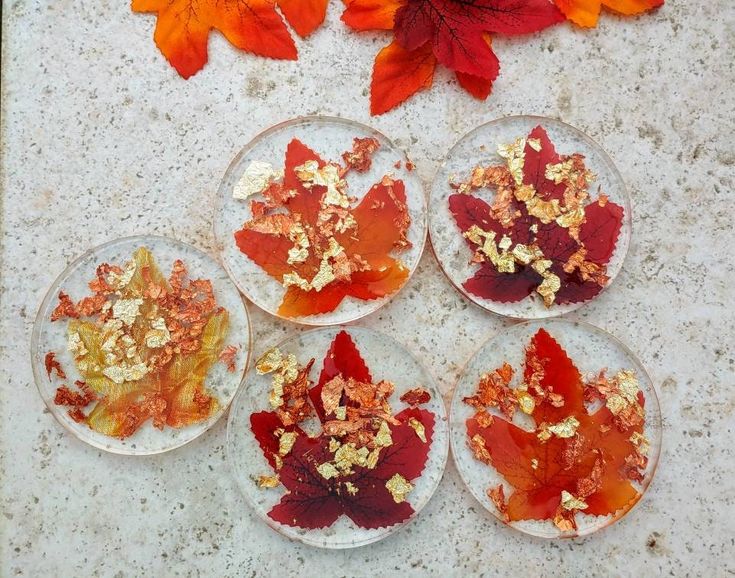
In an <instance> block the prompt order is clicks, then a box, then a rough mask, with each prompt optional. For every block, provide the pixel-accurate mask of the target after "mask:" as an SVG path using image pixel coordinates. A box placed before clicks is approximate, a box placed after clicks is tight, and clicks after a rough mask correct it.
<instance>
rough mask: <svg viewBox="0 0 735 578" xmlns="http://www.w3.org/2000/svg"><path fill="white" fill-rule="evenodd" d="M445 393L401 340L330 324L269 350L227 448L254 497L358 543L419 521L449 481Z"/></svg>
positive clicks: (301, 527)
mask: <svg viewBox="0 0 735 578" xmlns="http://www.w3.org/2000/svg"><path fill="white" fill-rule="evenodd" d="M448 447H449V431H448V425H447V419H446V413H445V409H444V402H443V401H442V398H441V395H440V393H439V391H438V389H437V388H436V386H435V384H434V381H433V379H432V377H431V376H430V375H429V373H428V372H427V371H426V370H425V369H424V368H423V367H422V366H421V365H420V364H419V363H418V362H417V361H416V360H415V359H414V358H413V356H412V355H411V354H410V353H409V352H408V351H407V350H406V349H405V348H404V347H403V346H401V345H400V344H398V343H396V342H395V341H394V340H392V339H390V338H388V337H387V336H385V335H383V334H381V333H377V332H375V331H371V330H368V329H363V328H359V327H349V328H339V327H335V328H327V329H318V330H314V331H309V332H306V333H302V334H300V335H297V336H293V337H291V338H289V339H286V340H285V341H283V342H282V343H281V344H280V345H278V346H277V347H275V348H273V349H271V350H269V351H268V352H266V353H265V354H264V355H263V356H262V357H261V358H260V359H259V360H258V361H257V362H256V364H255V367H254V368H253V369H251V370H250V371H249V372H248V375H247V376H246V379H245V386H244V387H243V388H242V389H241V391H240V393H239V394H238V396H237V398H236V399H235V402H234V404H233V407H232V411H231V412H230V419H229V424H228V428H227V449H228V458H229V461H230V465H231V467H232V469H233V472H234V475H235V477H236V478H237V482H238V484H239V485H240V488H241V489H242V491H243V493H244V494H245V497H246V499H247V500H248V502H250V504H251V506H252V507H253V508H254V509H255V511H256V512H257V514H258V516H260V517H261V518H262V519H263V520H264V521H265V522H266V523H267V524H268V525H269V526H271V527H272V528H274V529H275V530H277V531H278V532H280V533H281V534H284V535H285V536H288V537H289V538H292V539H294V540H299V541H301V542H303V543H305V544H309V545H312V546H318V547H321V548H352V547H355V546H362V545H365V544H369V543H371V542H375V541H377V540H380V539H382V538H385V537H386V536H387V535H388V534H390V533H391V532H393V531H395V530H397V529H398V528H400V527H401V526H403V525H404V524H406V523H408V522H409V521H410V520H412V519H413V518H414V516H415V515H416V514H417V513H418V512H419V511H420V510H421V508H423V507H424V506H425V505H426V503H427V502H428V501H429V499H430V498H431V496H432V494H433V493H434V490H436V487H437V485H438V484H439V481H440V480H441V477H442V474H443V472H444V466H445V465H446V458H447V451H448Z"/></svg>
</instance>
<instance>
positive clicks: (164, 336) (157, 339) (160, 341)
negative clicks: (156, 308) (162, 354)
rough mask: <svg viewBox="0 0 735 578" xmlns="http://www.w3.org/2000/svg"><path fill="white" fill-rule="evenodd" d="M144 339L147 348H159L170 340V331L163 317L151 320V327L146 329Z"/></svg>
mask: <svg viewBox="0 0 735 578" xmlns="http://www.w3.org/2000/svg"><path fill="white" fill-rule="evenodd" d="M144 339H145V345H146V347H147V348H148V349H159V348H161V347H163V346H164V345H166V344H167V343H168V342H169V341H171V333H170V332H169V330H168V327H166V321H165V320H164V319H163V317H159V318H158V319H154V320H153V321H151V328H150V329H149V330H148V331H146V334H145V338H144Z"/></svg>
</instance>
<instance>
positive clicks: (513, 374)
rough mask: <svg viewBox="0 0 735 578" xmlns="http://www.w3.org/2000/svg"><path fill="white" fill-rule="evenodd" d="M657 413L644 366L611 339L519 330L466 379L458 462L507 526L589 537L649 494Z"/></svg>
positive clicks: (582, 328) (481, 358)
mask: <svg viewBox="0 0 735 578" xmlns="http://www.w3.org/2000/svg"><path fill="white" fill-rule="evenodd" d="M562 343H563V344H565V346H566V347H563V346H562ZM524 349H525V352H524V355H523V356H519V355H518V354H519V353H520V352H522V351H524ZM519 350H520V351H519ZM501 358H507V359H508V360H509V361H505V360H504V361H502V362H501V363H499V362H498V360H499V359H501ZM519 359H522V360H523V361H522V362H520V363H518V360H519ZM575 361H576V363H575ZM581 368H585V371H583V370H582V369H581ZM473 382H474V385H473ZM658 411H659V410H658V405H657V401H656V397H655V392H654V391H653V387H652V385H651V384H650V381H649V380H648V376H647V375H646V374H645V371H644V370H643V368H642V367H640V364H638V362H637V360H635V358H634V357H632V354H630V352H628V351H627V349H625V347H624V346H622V345H621V344H620V343H619V342H616V341H614V340H613V339H612V338H611V337H609V336H607V335H606V334H604V333H603V332H602V331H600V330H598V329H595V328H593V327H591V326H587V325H582V324H575V323H570V322H566V321H554V322H546V323H543V324H542V323H538V322H535V323H525V324H521V325H518V326H515V327H513V328H511V329H510V330H508V331H507V332H506V334H504V335H502V336H500V338H496V339H494V340H492V342H490V343H488V344H486V345H485V346H483V348H482V349H481V350H480V352H478V354H477V355H476V356H475V357H474V358H473V359H472V360H471V361H470V363H469V364H468V367H467V368H466V370H465V373H464V375H463V376H462V378H461V379H460V383H459V385H458V389H457V393H456V394H455V398H454V401H453V404H452V417H453V424H454V428H455V429H456V431H454V432H453V433H452V436H453V442H455V441H456V443H457V444H461V446H460V445H457V446H455V447H456V451H457V452H458V454H459V455H458V456H457V464H458V467H459V469H460V472H461V473H462V476H463V478H464V479H465V481H466V482H467V483H468V484H469V485H470V488H471V490H472V491H473V493H475V495H478V494H479V496H480V500H481V501H482V502H483V503H484V504H485V505H486V507H488V508H489V509H490V510H491V511H493V513H495V514H496V515H497V516H498V517H499V518H500V519H502V520H503V521H504V522H506V523H508V524H510V525H512V526H514V527H516V528H518V529H521V530H524V531H526V532H529V533H532V534H535V535H539V536H546V537H554V536H560V537H561V536H564V537H566V536H572V535H578V534H587V533H590V532H593V531H595V530H596V529H598V528H600V527H603V526H605V525H607V524H609V523H612V522H614V521H616V520H618V519H619V518H620V517H622V516H623V515H624V514H625V513H626V512H627V511H629V510H630V509H631V508H632V507H633V505H635V504H636V503H637V502H638V500H639V499H640V497H641V495H642V493H643V491H645V489H646V487H647V485H648V483H649V482H650V480H651V478H652V476H653V471H654V469H655V466H656V461H657V458H658V448H659V445H660V439H659V438H660V417H659V413H658ZM455 420H456V421H455Z"/></svg>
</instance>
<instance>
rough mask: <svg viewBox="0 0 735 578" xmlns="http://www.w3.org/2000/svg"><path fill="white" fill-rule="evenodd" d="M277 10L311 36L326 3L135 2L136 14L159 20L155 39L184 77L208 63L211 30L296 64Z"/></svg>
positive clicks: (307, 0)
mask: <svg viewBox="0 0 735 578" xmlns="http://www.w3.org/2000/svg"><path fill="white" fill-rule="evenodd" d="M276 7H278V8H280V10H281V12H282V14H283V16H285V18H286V19H287V20H288V22H289V23H290V24H291V26H292V27H293V28H294V30H295V31H296V32H297V33H298V34H299V35H300V36H308V35H309V34H311V33H312V32H313V31H314V30H315V29H316V28H318V27H319V26H320V25H321V23H322V22H323V21H324V16H325V14H326V8H327V0H132V9H133V11H134V12H151V13H154V14H156V15H157V16H158V20H157V23H156V31H155V33H154V36H153V38H154V40H155V42H156V45H157V46H158V48H159V49H160V50H161V52H162V53H163V55H164V56H165V57H166V59H167V60H168V61H169V62H170V63H171V65H172V66H173V67H174V68H175V69H176V70H177V71H178V73H179V74H180V75H181V76H182V77H184V78H189V77H190V76H192V75H194V74H196V73H197V72H199V71H200V70H201V69H202V68H203V67H204V65H205V64H206V62H207V44H208V42H209V33H210V32H211V31H212V30H213V29H214V30H218V31H219V32H221V33H222V34H223V35H224V36H225V38H227V40H228V41H229V42H230V43H231V44H232V45H233V46H236V47H237V48H239V49H241V50H244V51H246V52H250V53H252V54H256V55H258V56H265V57H269V58H278V59H285V60H296V57H297V55H296V45H295V44H294V42H293V39H292V38H291V34H290V33H289V31H288V28H287V27H286V24H285V23H284V21H283V19H282V18H281V16H280V15H279V13H278V11H277V10H276Z"/></svg>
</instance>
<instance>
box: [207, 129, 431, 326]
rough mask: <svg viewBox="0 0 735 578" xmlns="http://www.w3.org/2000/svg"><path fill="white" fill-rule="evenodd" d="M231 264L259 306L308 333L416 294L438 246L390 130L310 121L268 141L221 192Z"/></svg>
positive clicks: (239, 164)
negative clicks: (417, 277) (413, 287)
mask: <svg viewBox="0 0 735 578" xmlns="http://www.w3.org/2000/svg"><path fill="white" fill-rule="evenodd" d="M214 232H215V237H216V239H217V244H218V250H219V251H220V252H221V254H222V261H223V263H224V265H225V268H226V269H227V271H228V272H229V273H230V276H231V277H232V279H233V280H234V281H235V283H236V284H237V286H238V287H239V288H240V291H242V292H243V293H244V294H245V295H246V296H247V297H248V298H249V299H250V300H251V301H252V302H253V303H255V304H256V305H257V306H259V307H261V308H262V309H264V310H265V311H267V312H269V313H271V314H273V315H277V316H279V317H282V318H286V319H290V320H292V321H296V322H299V323H303V324H307V325H333V324H339V323H347V322H349V321H354V320H355V319H358V318H360V317H363V316H364V315H367V314H369V313H372V312H373V311H375V310H376V309H378V308H379V307H380V306H381V305H383V304H384V303H386V302H387V301H388V300H389V299H390V298H391V297H392V296H393V295H395V294H396V293H397V292H398V291H399V290H400V289H401V287H403V286H404V285H405V283H406V282H407V281H408V278H409V277H410V275H411V274H412V273H413V271H414V269H415V268H416V265H417V264H418V262H419V259H420V257H421V252H422V250H423V247H424V241H425V238H426V199H425V196H424V190H423V188H422V184H421V181H420V179H419V178H418V176H417V175H416V174H415V172H414V171H413V165H412V164H411V162H410V161H409V160H408V159H407V158H406V156H405V155H404V153H403V152H402V151H400V150H399V149H398V148H396V146H395V145H394V144H393V143H391V142H390V141H389V140H388V139H387V138H386V137H385V136H383V135H382V134H380V133H379V132H377V131H375V130H373V129H371V128H369V127H367V126H364V125H361V124H358V123H355V122H352V121H348V120H342V119H338V118H329V117H304V118H298V119H295V120H291V121H288V122H285V123H282V124H279V125H276V126H274V127H272V128H270V129H268V130H266V131H265V132H263V133H261V134H260V135H258V136H257V137H256V138H255V139H253V141H252V142H250V144H248V145H247V146H246V147H245V148H244V149H243V150H242V151H241V152H240V153H239V154H238V155H237V156H236V157H235V159H234V160H233V161H232V163H231V164H230V167H229V168H228V169H227V173H226V174H225V177H224V179H223V180H222V183H221V184H220V188H219V193H218V198H217V207H216V210H215V216H214Z"/></svg>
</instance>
